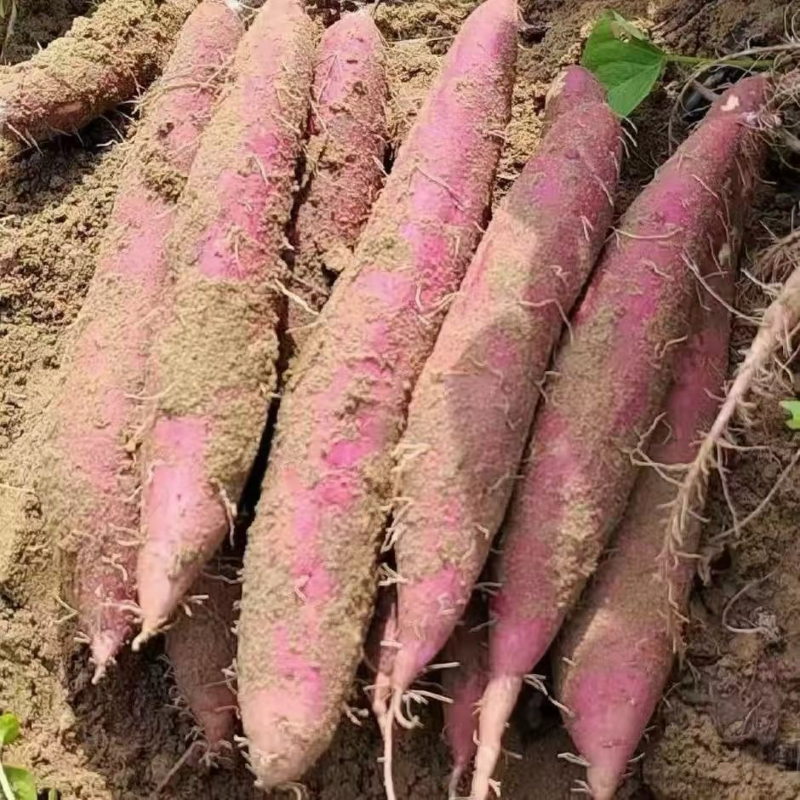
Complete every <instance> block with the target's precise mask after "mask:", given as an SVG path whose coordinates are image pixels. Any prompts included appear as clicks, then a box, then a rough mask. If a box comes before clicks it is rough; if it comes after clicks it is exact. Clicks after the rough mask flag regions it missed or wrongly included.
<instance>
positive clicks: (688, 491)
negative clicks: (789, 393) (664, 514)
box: [659, 267, 800, 652]
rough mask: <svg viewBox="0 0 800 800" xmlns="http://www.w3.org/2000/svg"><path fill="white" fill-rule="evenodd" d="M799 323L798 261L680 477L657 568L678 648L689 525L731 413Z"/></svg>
mask: <svg viewBox="0 0 800 800" xmlns="http://www.w3.org/2000/svg"><path fill="white" fill-rule="evenodd" d="M798 323H800V267H797V268H796V269H795V270H794V272H793V273H792V274H791V275H790V276H789V277H788V279H787V280H786V282H785V284H784V285H783V288H782V289H781V291H780V293H779V295H778V297H777V298H776V299H775V301H774V302H773V303H772V305H770V306H769V308H768V309H767V311H766V313H765V314H764V317H763V320H762V322H761V325H760V327H759V330H758V333H757V334H756V337H755V339H754V340H753V343H752V345H751V346H750V349H749V350H748V352H747V355H746V357H745V360H744V363H743V364H742V365H741V367H740V368H739V370H738V372H737V374H736V377H735V379H734V381H733V384H732V385H731V387H730V390H729V391H728V393H727V395H726V397H725V400H724V402H723V404H722V407H721V408H720V410H719V413H718V415H717V418H716V420H715V421H714V424H713V425H712V426H711V430H710V431H709V432H708V434H707V435H706V436H705V438H704V439H703V441H702V443H701V445H700V448H699V450H698V452H697V456H696V457H695V459H694V461H693V462H692V463H691V464H690V465H689V467H688V469H687V471H686V474H685V476H684V478H683V480H682V481H681V483H680V485H679V488H678V492H677V495H676V497H675V501H674V503H673V505H672V508H671V512H670V516H669V519H668V521H667V525H666V532H665V538H664V545H663V548H662V551H661V553H660V555H659V572H660V576H661V578H662V580H663V581H664V582H665V584H666V586H667V593H668V600H669V609H670V613H669V618H668V627H669V631H670V634H671V637H672V641H673V648H674V650H675V651H676V652H677V651H678V650H679V649H680V644H681V635H680V631H681V627H682V624H681V620H682V616H681V613H680V597H679V596H678V588H677V585H676V581H675V579H674V574H675V572H676V569H677V567H678V564H679V560H680V558H681V554H682V551H683V543H684V540H685V536H686V531H687V530H688V528H689V527H690V526H691V525H693V524H697V523H696V520H697V510H698V509H699V508H701V507H702V505H703V503H704V501H705V494H706V489H707V487H708V477H709V474H710V472H711V470H712V469H713V468H714V467H715V466H721V465H717V452H718V448H720V447H722V446H724V444H725V436H726V433H727V431H728V428H729V426H730V424H731V421H732V420H733V418H734V417H735V416H736V415H737V414H738V413H741V412H742V411H743V410H744V408H745V403H746V399H747V396H748V395H749V394H750V392H751V390H752V388H753V387H754V386H755V385H756V384H757V383H758V382H759V380H760V379H761V378H762V377H763V376H764V374H765V373H766V372H767V370H768V367H769V364H770V361H771V360H772V358H773V356H774V355H775V353H776V351H777V350H778V349H779V348H781V347H784V348H785V349H786V350H787V352H791V345H790V342H791V338H792V334H793V333H794V332H795V329H796V328H797V326H798Z"/></svg>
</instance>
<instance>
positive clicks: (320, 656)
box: [238, 0, 517, 787]
mask: <svg viewBox="0 0 800 800" xmlns="http://www.w3.org/2000/svg"><path fill="white" fill-rule="evenodd" d="M516 27H517V6H516V0H487V2H485V3H483V4H482V5H481V6H480V7H479V8H478V9H477V10H476V11H475V12H474V13H473V14H472V16H471V17H470V18H469V20H467V22H466V23H465V24H464V27H463V28H462V30H461V32H460V34H459V35H458V36H457V37H456V40H455V41H454V43H453V45H452V47H451V50H450V53H449V54H448V56H447V58H446V60H445V64H444V66H443V69H442V73H441V75H440V76H439V78H438V80H437V82H436V83H435V84H434V87H433V89H432V90H431V93H430V95H429V97H428V99H427V101H426V103H425V105H424V107H423V108H422V110H421V112H420V115H419V117H418V119H417V122H416V123H415V125H414V128H413V129H412V130H411V132H410V133H409V135H408V137H407V140H406V141H405V143H404V144H403V146H402V148H401V150H400V153H399V155H398V158H397V162H396V164H395V168H394V171H393V172H392V174H391V176H390V177H389V180H388V181H387V184H386V188H385V189H384V191H383V193H382V194H381V196H380V197H379V199H378V201H377V203H376V205H375V208H374V211H373V214H372V217H371V219H370V221H369V223H368V225H367V228H366V229H365V231H364V233H363V235H362V237H361V239H360V242H359V245H358V247H357V249H356V253H355V255H354V260H353V265H352V266H351V268H349V269H348V271H347V273H346V274H345V275H344V276H343V277H342V278H341V279H340V280H339V282H338V283H337V285H336V287H335V289H334V292H333V296H332V297H331V300H330V301H329V303H328V304H327V305H326V307H325V309H324V310H323V312H322V318H321V322H320V325H319V326H318V327H317V328H316V329H315V331H314V333H313V335H312V337H311V339H310V340H309V341H308V342H307V343H306V346H305V347H304V348H303V350H302V351H301V352H300V354H299V357H298V361H297V365H296V367H295V369H294V370H293V374H292V376H291V378H290V381H289V383H288V386H287V391H286V393H285V397H284V400H283V403H282V405H281V410H280V414H279V416H278V423H277V431H276V435H275V439H274V442H273V451H272V456H271V462H270V465H269V468H268V470H267V474H266V477H265V481H264V486H263V494H262V496H261V502H260V505H259V508H258V515H257V517H256V520H255V523H254V525H253V527H252V528H251V529H250V532H249V541H248V548H247V552H246V555H245V584H244V596H243V600H242V617H241V625H240V637H239V657H238V666H239V691H240V694H239V700H240V704H241V708H242V718H243V722H244V729H245V734H246V736H247V737H248V739H249V742H250V757H251V762H252V766H253V769H254V771H255V772H256V775H257V776H258V778H259V781H260V784H261V785H263V786H265V787H271V786H275V785H276V784H279V783H281V782H284V781H287V780H294V779H297V778H298V777H299V776H300V775H301V774H302V773H303V772H304V771H305V770H306V769H307V768H308V767H309V766H310V765H311V764H312V763H313V762H314V761H315V760H316V758H317V757H318V756H319V755H320V754H321V753H322V752H323V750H324V749H325V748H326V747H327V746H328V744H329V742H330V740H331V737H332V735H333V732H334V730H335V728H336V725H337V722H338V720H339V716H340V714H341V708H342V702H343V700H344V698H345V695H346V692H347V691H349V688H350V686H351V683H352V680H353V675H354V672H355V669H356V666H357V664H358V662H359V660H360V657H361V648H362V644H363V640H364V634H365V628H366V625H367V622H368V620H369V616H370V612H371V609H372V603H373V599H374V595H375V583H376V569H375V560H376V550H377V544H378V540H379V537H380V535H381V531H382V528H383V525H384V523H385V520H386V516H387V510H388V501H389V497H390V493H391V468H392V452H393V450H394V448H395V446H396V445H397V442H398V440H399V438H400V433H401V431H402V427H403V424H404V420H405V415H406V410H407V406H408V395H409V393H410V391H411V389H412V388H413V385H414V382H415V381H416V379H417V377H418V375H419V372H420V370H421V369H422V365H423V364H424V362H425V359H426V358H427V357H428V355H429V354H430V351H431V349H432V347H433V343H434V339H435V337H436V333H437V331H438V329H439V327H440V325H441V319H442V315H443V304H444V302H445V301H446V299H447V298H448V297H449V295H451V294H452V293H453V292H455V291H456V290H457V289H458V285H459V283H460V281H461V279H462V278H463V276H464V272H465V270H466V268H467V266H468V264H469V261H470V259H471V257H472V255H473V253H474V250H475V247H476V246H477V244H478V239H479V236H480V231H481V226H482V224H484V222H485V219H486V214H487V210H488V207H489V202H490V199H491V191H492V184H493V181H494V176H495V171H496V168H497V164H498V159H499V153H500V144H501V138H502V137H501V135H500V134H501V133H502V131H503V129H504V127H505V125H506V123H507V121H508V118H509V114H510V104H511V89H512V85H513V78H514V65H515V61H516V52H517V39H516Z"/></svg>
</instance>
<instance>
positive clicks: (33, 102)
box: [0, 0, 238, 144]
mask: <svg viewBox="0 0 800 800" xmlns="http://www.w3.org/2000/svg"><path fill="white" fill-rule="evenodd" d="M196 5H197V0H164V2H158V1H157V0H106V2H104V3H102V4H101V5H100V7H99V8H98V9H97V11H96V12H95V13H94V14H93V15H92V16H91V17H88V18H85V17H81V18H80V19H78V20H76V21H75V23H74V24H73V26H72V29H71V30H70V31H69V32H68V33H67V34H66V35H65V36H62V37H61V38H59V39H56V40H55V41H54V42H53V43H52V44H50V45H49V46H48V47H46V48H45V49H44V50H42V51H41V52H40V53H37V54H36V55H35V56H34V57H33V58H31V59H30V61H26V62H24V63H22V64H17V65H15V66H13V67H10V68H7V69H5V70H4V71H3V72H2V73H0V137H5V138H7V139H11V140H13V141H18V142H22V143H24V144H33V143H35V142H37V141H41V140H42V139H46V138H48V137H50V136H53V135H55V134H58V133H71V132H73V131H75V130H77V129H78V128H80V127H82V126H83V125H85V124H86V123H87V122H89V121H90V120H92V119H94V118H95V117H97V116H99V115H100V114H102V113H103V112H104V111H107V110H108V109H110V108H113V107H114V106H115V105H117V104H118V103H121V102H123V101H124V100H130V99H131V98H132V97H134V96H135V95H136V94H137V93H138V92H139V91H140V89H141V87H142V86H147V85H148V84H149V83H150V82H151V81H152V80H153V78H155V77H156V76H157V75H158V73H159V72H160V71H161V68H162V67H163V61H162V58H163V56H162V54H163V53H169V52H171V49H172V48H171V45H172V42H174V41H175V39H176V37H177V36H178V33H179V31H180V29H181V25H183V23H184V21H185V20H186V18H187V16H188V15H189V14H190V13H191V11H192V9H193V8H194V7H195V6H196ZM229 5H230V6H231V8H232V9H233V8H234V7H235V6H236V5H238V4H237V3H235V2H234V3H229ZM211 36H213V32H212V34H211Z"/></svg>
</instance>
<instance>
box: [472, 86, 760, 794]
mask: <svg viewBox="0 0 800 800" xmlns="http://www.w3.org/2000/svg"><path fill="white" fill-rule="evenodd" d="M766 94H767V84H766V82H765V81H764V80H762V79H761V78H751V79H748V80H745V81H742V82H741V83H740V84H738V85H737V86H735V87H734V88H733V89H732V90H730V91H729V92H727V93H726V94H725V95H724V96H723V97H722V98H721V99H720V100H719V101H717V103H716V104H715V106H714V108H713V109H712V111H711V112H710V113H709V115H708V118H707V119H706V120H705V122H704V123H703V124H702V125H701V126H700V128H699V129H698V130H697V131H696V132H695V133H694V134H693V135H692V136H691V137H690V138H689V139H688V140H687V141H686V142H685V143H684V144H683V145H682V147H681V148H680V149H679V151H678V152H677V153H676V154H675V155H674V156H673V157H672V158H671V159H670V161H669V162H668V163H667V164H666V165H665V166H664V167H662V169H661V170H660V171H659V172H658V174H657V176H656V178H655V180H654V181H653V182H652V183H651V184H650V185H649V186H648V187H647V188H646V189H645V190H644V192H643V193H642V194H641V195H640V196H639V197H638V198H637V200H636V201H635V202H634V203H633V205H632V206H631V207H630V209H629V210H628V212H627V214H626V215H625V217H624V218H623V220H622V223H621V230H619V231H618V232H616V235H615V237H614V240H613V241H612V242H611V243H610V245H609V246H608V249H607V251H606V253H605V255H604V257H603V259H602V261H601V263H600V265H599V266H598V270H597V273H596V276H595V278H594V279H593V281H592V283H591V285H590V288H589V291H588V293H587V295H586V298H585V299H584V301H583V303H582V304H581V306H580V308H579V309H578V312H577V313H576V315H575V317H574V319H573V322H572V335H571V337H568V338H567V339H566V340H565V343H564V346H563V348H562V350H561V353H560V355H559V357H558V359H557V362H556V364H555V367H554V369H555V371H556V378H555V380H554V381H553V382H552V384H551V385H550V386H549V388H548V389H547V394H548V397H549V402H548V403H547V404H546V405H545V407H544V408H543V409H542V413H541V414H540V415H539V417H538V418H537V420H536V422H535V424H534V426H533V433H532V444H531V452H530V454H529V458H528V459H527V467H526V471H525V474H524V476H523V479H522V480H521V481H520V483H519V484H518V485H517V487H516V490H515V495H514V499H513V500H512V504H511V508H510V512H509V518H508V521H507V524H506V527H505V540H504V544H503V547H502V549H503V555H502V557H501V558H500V560H499V576H498V581H499V582H500V583H501V589H500V591H499V594H498V596H497V597H496V598H495V599H494V601H493V603H492V615H493V617H494V618H495V624H494V625H493V627H492V629H491V633H490V639H489V641H490V682H489V686H488V687H487V690H486V695H485V697H484V702H483V705H482V711H481V721H480V736H479V738H480V747H479V749H478V755H477V757H476V769H475V776H474V782H473V794H474V795H475V797H476V800H483V798H485V797H486V796H487V793H488V791H489V789H488V787H489V779H490V777H491V774H492V771H493V769H494V765H495V762H496V760H497V757H498V755H499V752H500V741H501V737H502V734H503V728H504V725H505V723H506V721H507V719H508V717H509V715H510V713H511V711H512V709H513V707H514V703H515V701H516V698H517V696H518V694H519V690H520V687H521V685H522V682H523V678H524V676H525V675H526V673H528V672H529V671H530V670H531V669H532V668H533V666H534V665H535V664H536V662H537V661H538V660H539V659H540V658H541V657H542V655H544V653H545V651H546V650H547V648H548V647H549V645H550V643H551V641H552V640H553V638H554V636H555V634H556V633H557V631H558V629H559V627H560V626H561V623H562V621H563V619H564V616H565V614H566V613H567V611H568V610H569V609H570V608H571V606H572V605H573V604H574V602H575V600H576V599H577V597H578V595H579V594H580V592H581V590H582V589H583V586H584V584H585V581H586V579H587V578H588V576H590V575H591V574H592V573H593V572H594V569H595V567H596V565H597V561H598V558H599V556H600V553H601V552H602V549H603V546H604V544H605V541H606V539H607V538H608V535H609V533H610V532H611V531H612V530H613V529H614V528H615V527H616V525H617V523H618V522H619V520H620V518H621V516H622V513H623V512H624V509H625V506H626V503H627V500H628V496H629V494H630V492H631V490H632V489H633V484H634V482H635V480H636V474H637V468H636V465H635V462H634V459H632V458H631V451H633V450H634V449H635V448H636V447H637V444H638V442H639V439H640V437H642V436H643V435H644V434H645V433H646V432H647V431H648V429H649V428H650V426H651V425H652V423H653V421H654V419H655V417H656V416H657V414H658V411H659V409H660V408H661V406H662V404H663V402H664V398H665V394H666V391H667V388H668V385H669V383H670V379H671V374H672V364H673V360H674V355H675V353H676V352H677V351H678V350H679V348H678V347H677V345H678V344H679V343H680V342H681V341H682V340H683V339H684V337H686V336H687V335H688V333H689V317H690V312H691V309H692V307H693V304H694V302H695V300H696V294H697V291H698V290H699V288H700V287H699V283H698V277H697V276H698V275H703V274H709V273H711V272H713V271H714V268H715V266H716V265H717V264H720V265H723V266H725V265H727V264H728V263H730V261H731V259H732V258H733V256H734V254H735V252H736V250H737V248H738V245H739V241H740V235H739V234H740V227H741V218H742V215H743V213H744V210H745V209H746V208H747V205H748V200H749V198H750V196H751V193H752V190H753V186H754V184H755V181H756V176H757V174H758V167H757V161H758V159H759V158H760V154H761V152H762V148H761V144H760V142H761V133H760V131H759V130H758V129H757V127H758V126H757V124H756V121H757V112H758V110H759V109H760V108H761V106H762V105H763V103H764V101H765V97H766Z"/></svg>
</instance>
